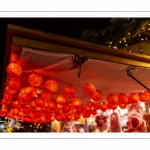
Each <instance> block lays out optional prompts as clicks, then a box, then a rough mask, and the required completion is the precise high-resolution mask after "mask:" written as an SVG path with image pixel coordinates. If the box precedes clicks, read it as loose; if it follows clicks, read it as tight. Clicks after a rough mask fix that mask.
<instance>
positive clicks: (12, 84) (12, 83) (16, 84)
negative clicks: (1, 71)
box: [7, 78, 21, 90]
mask: <svg viewBox="0 0 150 150" xmlns="http://www.w3.org/2000/svg"><path fill="white" fill-rule="evenodd" d="M7 85H8V87H9V88H10V89H12V90H18V89H19V88H20V85H21V83H20V80H19V79H17V78H11V79H10V80H9V81H8V83H7Z"/></svg>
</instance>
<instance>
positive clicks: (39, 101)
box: [35, 98, 45, 107]
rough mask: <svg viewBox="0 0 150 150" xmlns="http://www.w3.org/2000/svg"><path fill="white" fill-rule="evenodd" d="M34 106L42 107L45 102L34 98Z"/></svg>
mask: <svg viewBox="0 0 150 150" xmlns="http://www.w3.org/2000/svg"><path fill="white" fill-rule="evenodd" d="M35 104H36V106H38V107H43V106H44V104H45V102H44V101H43V99H42V98H36V100H35Z"/></svg>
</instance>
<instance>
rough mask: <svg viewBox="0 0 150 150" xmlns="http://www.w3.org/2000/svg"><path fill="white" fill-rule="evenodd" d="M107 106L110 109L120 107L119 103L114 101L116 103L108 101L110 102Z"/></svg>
mask: <svg viewBox="0 0 150 150" xmlns="http://www.w3.org/2000/svg"><path fill="white" fill-rule="evenodd" d="M107 107H108V108H109V109H113V110H115V109H116V108H117V107H118V104H117V103H114V104H110V103H108V104H107Z"/></svg>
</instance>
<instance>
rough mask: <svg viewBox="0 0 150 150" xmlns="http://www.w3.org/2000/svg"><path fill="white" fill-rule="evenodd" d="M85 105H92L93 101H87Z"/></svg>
mask: <svg viewBox="0 0 150 150" xmlns="http://www.w3.org/2000/svg"><path fill="white" fill-rule="evenodd" d="M86 105H88V106H93V105H94V103H93V102H92V101H88V102H87V104H86Z"/></svg>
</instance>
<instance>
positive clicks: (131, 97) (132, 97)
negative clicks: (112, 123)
mask: <svg viewBox="0 0 150 150" xmlns="http://www.w3.org/2000/svg"><path fill="white" fill-rule="evenodd" d="M128 99H129V102H130V103H137V102H138V101H139V95H138V94H136V93H132V94H130V95H129V98H128Z"/></svg>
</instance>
